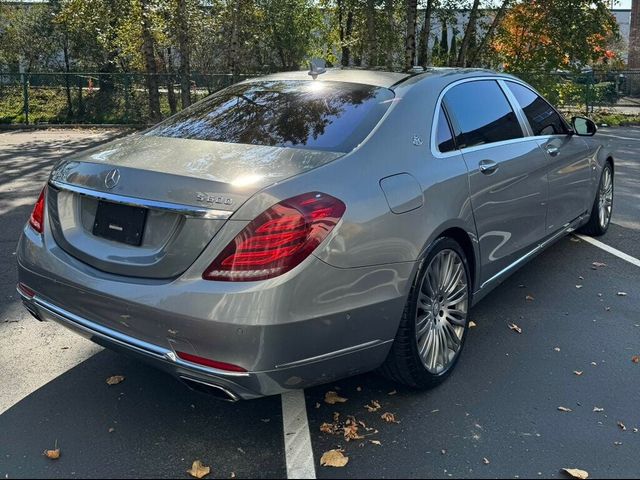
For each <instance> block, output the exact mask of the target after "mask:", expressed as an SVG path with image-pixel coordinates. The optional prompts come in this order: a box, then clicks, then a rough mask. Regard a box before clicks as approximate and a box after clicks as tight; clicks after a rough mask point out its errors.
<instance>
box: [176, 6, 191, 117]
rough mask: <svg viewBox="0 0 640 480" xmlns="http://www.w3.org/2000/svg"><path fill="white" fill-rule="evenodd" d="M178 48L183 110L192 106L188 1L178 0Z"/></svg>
mask: <svg viewBox="0 0 640 480" xmlns="http://www.w3.org/2000/svg"><path fill="white" fill-rule="evenodd" d="M177 26H178V35H177V37H178V48H179V49H180V66H179V68H178V73H179V74H180V99H181V100H182V108H187V107H188V106H189V105H191V65H190V57H191V52H190V49H189V12H188V10H187V0H178V18H177Z"/></svg>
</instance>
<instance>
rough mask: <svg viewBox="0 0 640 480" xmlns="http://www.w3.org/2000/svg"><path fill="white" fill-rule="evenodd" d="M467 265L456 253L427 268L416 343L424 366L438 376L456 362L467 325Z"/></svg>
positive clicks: (448, 253)
mask: <svg viewBox="0 0 640 480" xmlns="http://www.w3.org/2000/svg"><path fill="white" fill-rule="evenodd" d="M467 290H468V286H467V274H466V270H465V265H464V263H463V261H462V258H460V255H458V254H457V253H456V252H455V251H453V250H451V249H446V250H442V251H441V252H439V253H438V254H437V255H436V256H435V257H433V259H432V260H431V263H429V265H428V266H427V269H426V271H425V274H424V277H423V279H422V284H421V285H420V291H419V295H418V306H417V309H416V341H417V343H418V352H419V355H420V358H421V360H422V363H423V364H424V366H425V368H426V369H427V371H429V373H431V374H434V375H439V374H441V373H443V372H444V371H446V370H447V369H448V368H449V367H450V366H451V365H452V364H453V362H454V360H455V359H456V357H457V356H458V353H459V352H460V348H461V347H462V339H463V336H464V332H465V328H466V325H467V311H468V292H467Z"/></svg>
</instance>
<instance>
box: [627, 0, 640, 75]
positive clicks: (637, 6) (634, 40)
mask: <svg viewBox="0 0 640 480" xmlns="http://www.w3.org/2000/svg"><path fill="white" fill-rule="evenodd" d="M628 64H629V68H634V69H635V68H640V0H633V1H632V2H631V31H630V32H629V61H628Z"/></svg>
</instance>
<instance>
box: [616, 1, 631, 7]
mask: <svg viewBox="0 0 640 480" xmlns="http://www.w3.org/2000/svg"><path fill="white" fill-rule="evenodd" d="M615 8H631V0H620V1H619V2H618V4H617V5H616V6H615Z"/></svg>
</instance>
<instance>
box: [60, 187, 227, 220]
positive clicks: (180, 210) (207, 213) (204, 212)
mask: <svg viewBox="0 0 640 480" xmlns="http://www.w3.org/2000/svg"><path fill="white" fill-rule="evenodd" d="M49 184H50V185H51V186H53V187H55V188H57V189H58V190H63V191H67V192H73V193H77V194H78V195H82V196H85V197H90V198H95V199H97V200H106V201H108V202H114V203H121V204H123V205H130V206H132V207H142V208H149V209H151V210H164V211H167V212H172V213H177V214H179V215H184V216H186V217H195V218H207V219H217V220H226V219H228V218H229V217H230V216H231V215H232V214H233V212H229V211H226V210H213V209H208V208H200V207H196V206H193V205H182V204H179V203H171V202H161V201H157V200H147V199H144V198H137V197H128V196H125V195H116V194H113V193H106V192H101V191H98V190H91V189H89V188H85V187H79V186H77V185H70V184H68V183H63V182H59V181H57V180H49Z"/></svg>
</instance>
